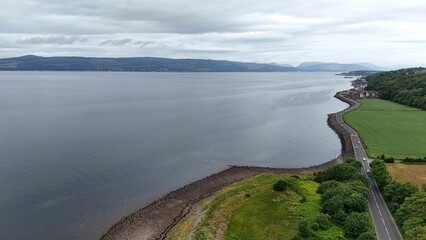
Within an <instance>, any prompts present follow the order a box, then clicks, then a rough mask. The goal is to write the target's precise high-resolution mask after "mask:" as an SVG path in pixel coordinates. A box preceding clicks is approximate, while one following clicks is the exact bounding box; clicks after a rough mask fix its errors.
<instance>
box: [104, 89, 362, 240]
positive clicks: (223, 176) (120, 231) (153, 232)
mask: <svg viewBox="0 0 426 240" xmlns="http://www.w3.org/2000/svg"><path fill="white" fill-rule="evenodd" d="M335 97H336V98H338V99H340V100H342V101H345V99H341V98H340V97H339V96H338V95H336V96H335ZM345 102H347V101H345ZM347 103H348V104H352V103H351V102H347ZM328 125H329V126H330V127H331V128H332V129H333V130H334V131H335V132H336V133H337V134H338V136H339V137H340V139H341V142H342V154H341V155H340V156H339V157H338V158H337V159H334V160H331V161H329V162H326V163H323V164H321V165H317V166H312V167H306V168H267V167H250V166H230V167H229V168H228V169H226V170H224V171H221V172H219V173H216V174H213V175H211V176H208V177H206V178H204V179H201V180H199V181H196V182H193V183H191V184H189V185H186V186H184V187H182V188H180V189H178V190H175V191H173V192H170V193H169V194H167V195H165V196H164V197H162V198H160V199H158V200H156V201H154V202H152V203H151V204H149V205H148V206H146V207H144V208H141V209H139V210H137V211H136V212H134V213H132V214H130V215H129V216H127V217H125V218H123V219H122V220H120V221H119V222H118V223H116V224H115V225H113V226H112V227H111V228H110V229H109V230H108V231H107V232H106V233H105V234H104V235H103V236H102V237H101V238H100V239H101V240H112V239H126V240H130V239H138V240H151V239H164V238H165V236H166V234H167V232H168V231H169V230H170V229H171V228H172V227H173V226H175V225H176V224H177V223H178V222H179V221H180V220H181V219H183V218H184V217H185V216H186V215H187V214H188V213H189V212H190V211H191V208H192V206H194V204H196V203H197V202H199V201H200V200H202V199H204V198H206V197H209V196H210V195H212V194H213V193H215V192H216V191H218V190H219V189H221V188H223V187H226V186H228V185H230V184H232V183H235V182H238V181H241V180H243V179H246V178H249V177H253V176H255V175H257V174H260V173H265V172H269V173H281V174H298V173H304V172H309V171H318V170H321V169H325V168H327V167H329V166H331V165H333V164H336V163H337V162H339V161H341V160H342V159H343V158H344V157H350V156H353V154H354V153H353V149H352V148H351V139H350V136H349V134H348V133H347V132H346V130H345V129H343V128H342V127H341V126H340V125H339V124H338V123H337V120H336V117H335V114H329V116H328Z"/></svg>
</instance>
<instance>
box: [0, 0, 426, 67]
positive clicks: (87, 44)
mask: <svg viewBox="0 0 426 240" xmlns="http://www.w3.org/2000/svg"><path fill="white" fill-rule="evenodd" d="M425 12H426V2H425V1H424V0H408V1H399V0H398V1H396V0H387V1H382V0H374V1H371V0H370V1H364V0H360V1H339V0H317V1H295V0H285V1H283V0H270V1H266V2H262V3H261V2H259V1H253V0H228V1H225V0H218V1H203V0H174V1H172V0H157V1H146V0H142V1H141V0H121V1H112V0H94V1H83V0H73V1H63V0H56V1H55V0H13V1H11V0H4V1H3V2H2V11H0V56H1V57H12V56H19V55H24V54H38V55H45V56H58V55H61V56H64V55H67V56H70V55H74V56H75V55H79V56H99V57H113V56H114V57H122V56H156V57H171V58H210V59H228V60H239V61H253V62H278V63H290V64H298V63H300V62H303V61H313V60H315V61H338V62H373V63H376V64H381V65H385V66H390V65H405V66H418V65H425V64H426V54H425V53H426V30H425V29H426V28H425V27H424V26H426V14H424V13H425Z"/></svg>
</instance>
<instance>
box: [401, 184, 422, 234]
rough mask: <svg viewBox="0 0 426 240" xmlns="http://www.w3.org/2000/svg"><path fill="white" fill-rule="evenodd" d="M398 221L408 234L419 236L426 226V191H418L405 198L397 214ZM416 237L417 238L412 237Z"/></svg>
mask: <svg viewBox="0 0 426 240" xmlns="http://www.w3.org/2000/svg"><path fill="white" fill-rule="evenodd" d="M395 218H396V220H397V222H398V223H399V224H400V225H402V230H403V232H404V233H405V234H406V236H407V239H408V235H409V234H410V236H417V235H418V234H419V233H421V232H423V231H424V230H425V229H424V228H425V226H426V220H425V219H426V192H417V193H415V194H413V195H412V196H411V197H408V198H406V199H405V201H404V203H403V204H401V206H400V207H399V209H398V211H397V212H396V214H395ZM411 239H415V238H411Z"/></svg>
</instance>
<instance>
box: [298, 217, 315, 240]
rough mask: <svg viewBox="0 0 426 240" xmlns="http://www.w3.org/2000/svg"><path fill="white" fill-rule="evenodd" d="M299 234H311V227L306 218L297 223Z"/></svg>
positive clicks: (302, 235)
mask: <svg viewBox="0 0 426 240" xmlns="http://www.w3.org/2000/svg"><path fill="white" fill-rule="evenodd" d="M298 228H299V235H300V236H301V237H304V238H307V237H309V236H311V235H312V234H311V228H310V227H309V223H308V221H306V220H301V221H300V222H299V225H298Z"/></svg>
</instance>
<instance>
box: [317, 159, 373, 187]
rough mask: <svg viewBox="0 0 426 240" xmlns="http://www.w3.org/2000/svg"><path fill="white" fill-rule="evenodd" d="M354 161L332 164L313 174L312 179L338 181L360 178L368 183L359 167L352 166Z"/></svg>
mask: <svg viewBox="0 0 426 240" xmlns="http://www.w3.org/2000/svg"><path fill="white" fill-rule="evenodd" d="M353 165H355V164H354V163H351V162H350V163H345V164H337V165H334V166H332V167H330V168H328V169H326V170H324V171H320V172H318V173H317V174H316V175H315V178H314V180H315V181H316V182H319V183H322V182H325V181H330V180H336V181H339V182H343V181H348V180H355V179H358V180H361V181H363V182H365V183H366V184H368V181H367V179H366V177H365V176H364V175H363V174H362V173H361V171H360V168H357V167H354V166H353Z"/></svg>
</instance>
